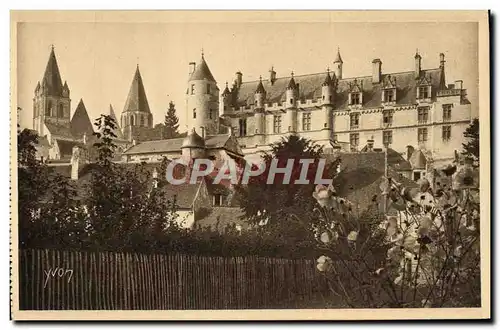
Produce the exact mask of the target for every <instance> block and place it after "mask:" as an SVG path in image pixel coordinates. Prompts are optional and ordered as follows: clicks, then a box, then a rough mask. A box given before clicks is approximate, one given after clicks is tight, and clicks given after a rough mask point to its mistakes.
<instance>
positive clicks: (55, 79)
mask: <svg viewBox="0 0 500 330" xmlns="http://www.w3.org/2000/svg"><path fill="white" fill-rule="evenodd" d="M42 84H45V86H44V87H45V90H44V92H45V93H46V95H51V96H63V94H62V92H63V83H62V79H61V73H60V72H59V66H58V65H57V60H56V54H55V52H54V46H53V45H52V48H51V50H50V55H49V60H48V62H47V66H46V67H45V73H44V75H43V79H42Z"/></svg>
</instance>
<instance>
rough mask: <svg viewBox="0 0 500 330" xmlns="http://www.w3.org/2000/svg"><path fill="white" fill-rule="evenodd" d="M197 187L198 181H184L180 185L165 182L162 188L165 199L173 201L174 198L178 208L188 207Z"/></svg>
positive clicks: (191, 202)
mask: <svg viewBox="0 0 500 330" xmlns="http://www.w3.org/2000/svg"><path fill="white" fill-rule="evenodd" d="M199 187H200V183H196V184H190V183H184V184H180V185H172V184H166V185H165V186H163V187H162V189H163V190H164V191H165V194H166V198H167V200H169V201H173V200H174V198H175V201H176V205H177V207H178V208H181V209H190V208H191V207H192V205H193V202H194V198H195V197H196V193H197V192H198V189H199Z"/></svg>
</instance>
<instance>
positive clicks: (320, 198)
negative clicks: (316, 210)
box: [313, 184, 335, 208]
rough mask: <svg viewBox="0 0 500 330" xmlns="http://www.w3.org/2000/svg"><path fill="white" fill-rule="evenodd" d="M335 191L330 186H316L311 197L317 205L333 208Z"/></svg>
mask: <svg viewBox="0 0 500 330" xmlns="http://www.w3.org/2000/svg"><path fill="white" fill-rule="evenodd" d="M334 195H335V189H334V188H333V187H332V186H331V185H330V186H328V187H326V186H324V185H321V184H319V185H317V186H316V188H315V190H314V192H313V197H314V198H315V199H316V201H317V202H318V204H319V205H320V206H322V207H330V208H332V207H334V206H335V198H334Z"/></svg>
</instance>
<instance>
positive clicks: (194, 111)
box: [193, 108, 196, 119]
mask: <svg viewBox="0 0 500 330" xmlns="http://www.w3.org/2000/svg"><path fill="white" fill-rule="evenodd" d="M193 118H194V119H196V108H194V109H193Z"/></svg>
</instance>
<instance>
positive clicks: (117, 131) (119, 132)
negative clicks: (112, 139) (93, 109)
mask: <svg viewBox="0 0 500 330" xmlns="http://www.w3.org/2000/svg"><path fill="white" fill-rule="evenodd" d="M108 115H109V116H110V117H111V118H113V120H114V121H115V123H116V129H115V131H114V133H115V134H116V137H117V138H118V139H123V134H122V130H121V128H120V122H119V121H118V119H117V118H116V114H115V110H114V109H113V106H112V105H111V104H110V105H109V113H108Z"/></svg>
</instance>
